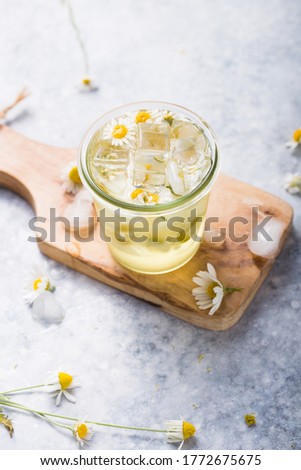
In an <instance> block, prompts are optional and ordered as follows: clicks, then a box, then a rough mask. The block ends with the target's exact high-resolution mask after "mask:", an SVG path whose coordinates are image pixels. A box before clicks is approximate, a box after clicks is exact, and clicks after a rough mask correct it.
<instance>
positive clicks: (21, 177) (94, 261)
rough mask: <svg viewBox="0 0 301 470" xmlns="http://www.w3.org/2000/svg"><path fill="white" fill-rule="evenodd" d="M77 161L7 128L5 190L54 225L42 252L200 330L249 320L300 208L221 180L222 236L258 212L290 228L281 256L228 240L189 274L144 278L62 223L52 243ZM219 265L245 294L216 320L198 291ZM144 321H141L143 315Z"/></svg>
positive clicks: (210, 248)
mask: <svg viewBox="0 0 301 470" xmlns="http://www.w3.org/2000/svg"><path fill="white" fill-rule="evenodd" d="M75 158H76V150H75V149H65V148H56V147H51V146H48V145H44V144H41V143H38V142H34V141H32V140H30V139H28V138H26V137H24V136H22V135H20V134H18V133H16V132H15V131H13V130H12V129H10V128H9V127H7V126H0V185H1V186H5V187H7V188H9V189H11V190H12V191H15V192H17V193H19V194H20V195H21V196H22V197H23V198H25V199H26V200H27V201H28V202H29V204H31V206H32V207H33V209H34V211H35V213H36V215H38V216H42V217H45V218H46V222H45V224H44V225H43V227H45V228H46V230H47V231H48V236H47V239H46V240H44V241H40V242H38V245H39V248H40V250H41V251H42V252H43V253H44V254H45V255H47V256H49V257H50V258H53V259H55V260H56V261H58V262H60V263H64V264H66V265H67V266H69V267H71V268H73V269H75V270H77V271H79V272H81V273H83V274H86V275H87V276H90V277H92V278H94V279H97V280H99V281H101V282H103V283H105V284H108V285H110V286H113V287H115V288H117V289H119V290H121V291H124V292H127V293H128V294H131V295H134V296H136V297H139V298H141V299H144V300H146V301H148V302H151V303H153V304H155V305H158V306H160V307H161V308H162V309H163V310H165V311H166V312H168V313H170V314H172V315H174V316H176V317H178V318H181V319H182V320H185V321H188V322H190V323H192V324H194V325H197V326H199V327H202V328H207V329H210V330H225V329H227V328H229V327H231V326H232V325H234V324H235V323H236V322H237V321H238V320H239V319H240V318H241V316H242V315H243V313H244V312H245V310H246V308H247V307H248V305H249V304H250V302H251V301H252V299H253V297H254V295H255V294H256V292H257V290H258V289H259V287H260V286H261V284H262V282H263V281H264V279H265V277H266V276H267V274H268V273H269V271H270V269H271V266H272V264H273V262H274V260H275V257H276V256H277V255H278V254H279V252H280V251H281V249H282V247H283V244H284V242H285V239H286V237H287V234H288V231H289V229H290V226H291V223H292V217H293V211H292V208H291V207H290V206H289V204H287V203H286V202H284V201H282V200H281V199H280V198H278V197H276V196H273V195H272V194H269V193H266V192H264V191H262V190H260V189H257V188H255V187H253V186H250V185H248V184H245V183H243V182H241V181H238V180H236V179H233V178H230V177H229V176H226V175H223V174H222V175H220V176H219V178H218V180H217V182H216V184H215V186H214V189H213V190H212V193H211V196H210V202H209V208H208V213H207V216H210V217H217V216H218V217H219V221H218V223H215V224H213V226H214V228H215V229H218V228H221V227H225V228H226V227H228V223H229V220H230V219H231V218H232V217H234V216H243V217H246V218H247V219H248V220H249V221H250V216H251V207H252V206H257V207H258V208H259V211H260V214H261V215H262V216H263V215H265V214H271V215H273V216H275V217H276V218H277V219H278V220H279V221H280V222H282V223H283V227H284V230H283V234H282V237H281V240H280V244H279V250H278V252H277V253H276V254H275V257H273V258H270V259H264V258H260V257H256V256H254V255H252V253H251V252H250V251H249V249H248V246H247V243H246V242H241V243H237V242H234V241H231V240H230V238H229V237H228V236H227V238H226V240H225V241H224V242H223V243H221V244H212V243H210V242H207V243H203V244H202V245H201V247H200V249H199V251H198V252H197V254H196V255H195V256H194V258H193V259H192V260H191V261H190V262H189V263H188V264H186V265H185V266H183V267H182V268H180V269H178V270H176V271H174V272H172V273H168V274H161V275H144V274H138V273H134V272H132V271H130V270H127V269H125V268H123V267H121V266H120V265H119V264H118V263H117V262H116V261H115V260H114V259H113V258H112V256H111V255H110V253H109V251H108V248H107V246H106V244H105V242H103V241H102V240H101V239H100V237H99V230H98V227H97V226H95V237H94V240H93V241H91V242H85V243H82V242H75V243H73V242H74V240H72V237H73V235H71V243H70V242H66V241H65V235H66V232H65V229H64V226H63V225H62V224H56V236H55V241H50V233H49V215H50V208H56V210H57V215H63V214H64V211H65V210H66V207H67V206H68V204H70V202H71V198H70V197H66V196H65V195H64V192H63V189H62V186H61V183H60V180H59V176H60V174H61V173H62V171H63V169H64V168H65V167H66V164H68V162H69V161H72V160H74V159H75ZM249 231H250V224H247V225H242V224H241V225H239V226H238V227H237V231H236V235H237V236H240V235H242V234H244V233H246V234H248V233H249ZM207 262H210V263H212V264H213V265H214V266H215V268H216V270H217V273H218V277H219V279H220V280H221V281H222V282H223V283H224V284H225V285H227V286H228V287H231V286H232V287H240V288H241V289H242V291H241V292H234V293H233V294H230V295H227V296H225V298H224V300H223V303H222V306H221V308H220V309H219V310H218V311H217V312H216V314H215V315H214V316H212V317H209V316H208V312H207V311H201V310H199V309H198V307H197V305H196V304H195V300H194V298H193V296H192V294H191V290H192V288H193V287H195V284H194V283H193V281H192V277H193V276H194V275H195V273H196V272H197V271H199V270H202V269H205V268H206V264H207ZM137 314H139V313H138V312H137Z"/></svg>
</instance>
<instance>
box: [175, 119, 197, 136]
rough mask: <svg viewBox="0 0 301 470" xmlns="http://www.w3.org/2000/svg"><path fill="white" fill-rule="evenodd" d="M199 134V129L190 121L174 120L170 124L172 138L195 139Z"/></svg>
mask: <svg viewBox="0 0 301 470" xmlns="http://www.w3.org/2000/svg"><path fill="white" fill-rule="evenodd" d="M199 135H200V130H199V129H198V128H197V127H196V126H195V125H194V124H192V123H191V122H183V121H174V122H173V125H172V137H173V138H174V139H186V138H192V139H194V140H195V141H196V139H197V138H198V137H199Z"/></svg>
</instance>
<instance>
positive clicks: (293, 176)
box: [284, 173, 301, 194]
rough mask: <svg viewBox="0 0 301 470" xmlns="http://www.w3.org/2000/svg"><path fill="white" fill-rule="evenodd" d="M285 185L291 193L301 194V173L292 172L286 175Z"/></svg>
mask: <svg viewBox="0 0 301 470" xmlns="http://www.w3.org/2000/svg"><path fill="white" fill-rule="evenodd" d="M284 187H285V189H286V191H287V192H288V193H290V194H301V173H290V174H288V175H287V176H286V178H285V181H284Z"/></svg>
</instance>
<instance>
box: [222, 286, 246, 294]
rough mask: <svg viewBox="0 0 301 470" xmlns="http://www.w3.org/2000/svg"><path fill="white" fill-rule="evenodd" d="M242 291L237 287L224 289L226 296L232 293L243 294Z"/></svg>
mask: <svg viewBox="0 0 301 470" xmlns="http://www.w3.org/2000/svg"><path fill="white" fill-rule="evenodd" d="M241 291H242V289H237V288H236V287H224V292H225V294H231V293H232V292H241Z"/></svg>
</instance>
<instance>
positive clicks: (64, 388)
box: [47, 372, 80, 406]
mask: <svg viewBox="0 0 301 470" xmlns="http://www.w3.org/2000/svg"><path fill="white" fill-rule="evenodd" d="M47 382H48V384H49V385H47V388H48V391H49V392H50V393H52V396H53V397H56V400H55V404H56V406H59V405H60V403H61V399H62V396H64V397H65V398H66V399H67V400H69V401H71V402H72V403H75V402H76V398H75V397H74V396H73V395H72V394H71V393H70V390H72V389H74V388H76V387H80V384H79V380H78V378H76V377H74V376H73V375H71V374H68V373H67V372H56V373H54V374H52V375H51V376H50V377H49V379H48V381H47Z"/></svg>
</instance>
